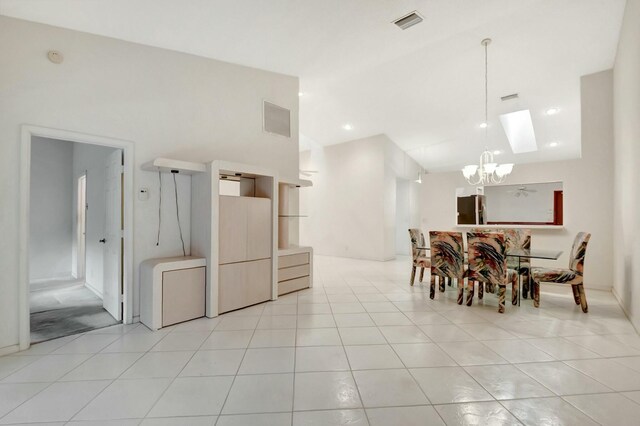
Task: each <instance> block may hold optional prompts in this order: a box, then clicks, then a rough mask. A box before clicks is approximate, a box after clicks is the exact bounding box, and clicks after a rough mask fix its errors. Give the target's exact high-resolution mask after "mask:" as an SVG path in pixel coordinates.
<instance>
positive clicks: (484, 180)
mask: <svg viewBox="0 0 640 426" xmlns="http://www.w3.org/2000/svg"><path fill="white" fill-rule="evenodd" d="M490 43H491V39H490V38H485V39H484V40H482V42H481V44H482V45H483V46H484V123H483V124H482V127H484V144H485V150H484V152H483V153H482V154H480V164H470V165H467V166H464V168H463V169H462V174H463V175H464V177H465V179H466V180H467V182H469V184H470V185H487V184H498V183H502V182H504V180H505V179H506V177H507V176H508V175H509V174H510V173H511V171H512V170H513V164H511V163H509V164H498V163H496V162H495V161H494V159H493V153H492V152H491V151H489V149H487V148H486V146H487V139H488V133H487V132H488V128H489V113H488V104H489V89H488V88H489V79H488V68H489V67H488V58H487V46H489V44H490Z"/></svg>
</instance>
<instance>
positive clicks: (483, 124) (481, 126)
mask: <svg viewBox="0 0 640 426" xmlns="http://www.w3.org/2000/svg"><path fill="white" fill-rule="evenodd" d="M487 126H488V124H487V123H481V124H480V128H481V129H486V128H487Z"/></svg>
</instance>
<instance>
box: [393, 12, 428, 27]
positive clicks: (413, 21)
mask: <svg viewBox="0 0 640 426" xmlns="http://www.w3.org/2000/svg"><path fill="white" fill-rule="evenodd" d="M422 21H423V19H422V16H420V15H418V12H416V11H415V10H414V11H413V12H411V13H410V14H408V15H405V16H403V17H402V18H399V19H396V20H395V21H393V23H394V24H396V25H397V26H398V28H400V29H401V30H406V29H407V28H409V27H413V26H414V25H417V24H419V23H420V22H422Z"/></svg>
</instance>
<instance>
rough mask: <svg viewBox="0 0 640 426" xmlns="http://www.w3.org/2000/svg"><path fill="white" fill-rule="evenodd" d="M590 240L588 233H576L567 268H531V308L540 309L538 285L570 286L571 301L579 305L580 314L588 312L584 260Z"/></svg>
mask: <svg viewBox="0 0 640 426" xmlns="http://www.w3.org/2000/svg"><path fill="white" fill-rule="evenodd" d="M589 239H591V234H589V233H588V232H578V234H577V235H576V238H575V239H574V240H573V247H571V255H570V257H569V268H568V269H564V268H539V267H534V268H531V277H532V280H533V306H535V307H536V308H538V307H540V283H541V282H546V283H558V284H571V290H572V291H573V300H574V301H575V302H576V305H581V307H582V312H584V313H585V314H586V313H587V312H589V306H588V305H587V296H586V295H585V293H584V285H583V283H584V258H585V256H586V254H587V244H588V243H589Z"/></svg>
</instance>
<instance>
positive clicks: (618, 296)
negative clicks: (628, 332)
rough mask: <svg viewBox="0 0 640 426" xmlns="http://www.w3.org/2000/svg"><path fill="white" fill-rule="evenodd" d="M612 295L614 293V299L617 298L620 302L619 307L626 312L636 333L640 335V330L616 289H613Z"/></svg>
mask: <svg viewBox="0 0 640 426" xmlns="http://www.w3.org/2000/svg"><path fill="white" fill-rule="evenodd" d="M611 293H613V297H615V298H616V300H617V301H618V305H620V309H622V312H624V314H625V315H626V316H627V319H628V320H629V322H630V323H631V326H632V327H633V329H634V330H635V331H636V333H638V334H640V330H638V328H637V327H636V325H635V324H634V323H633V320H632V319H631V315H629V312H627V310H626V309H625V308H624V305H623V304H622V298H621V297H620V295H619V294H618V292H617V291H616V289H615V288H612V289H611Z"/></svg>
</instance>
